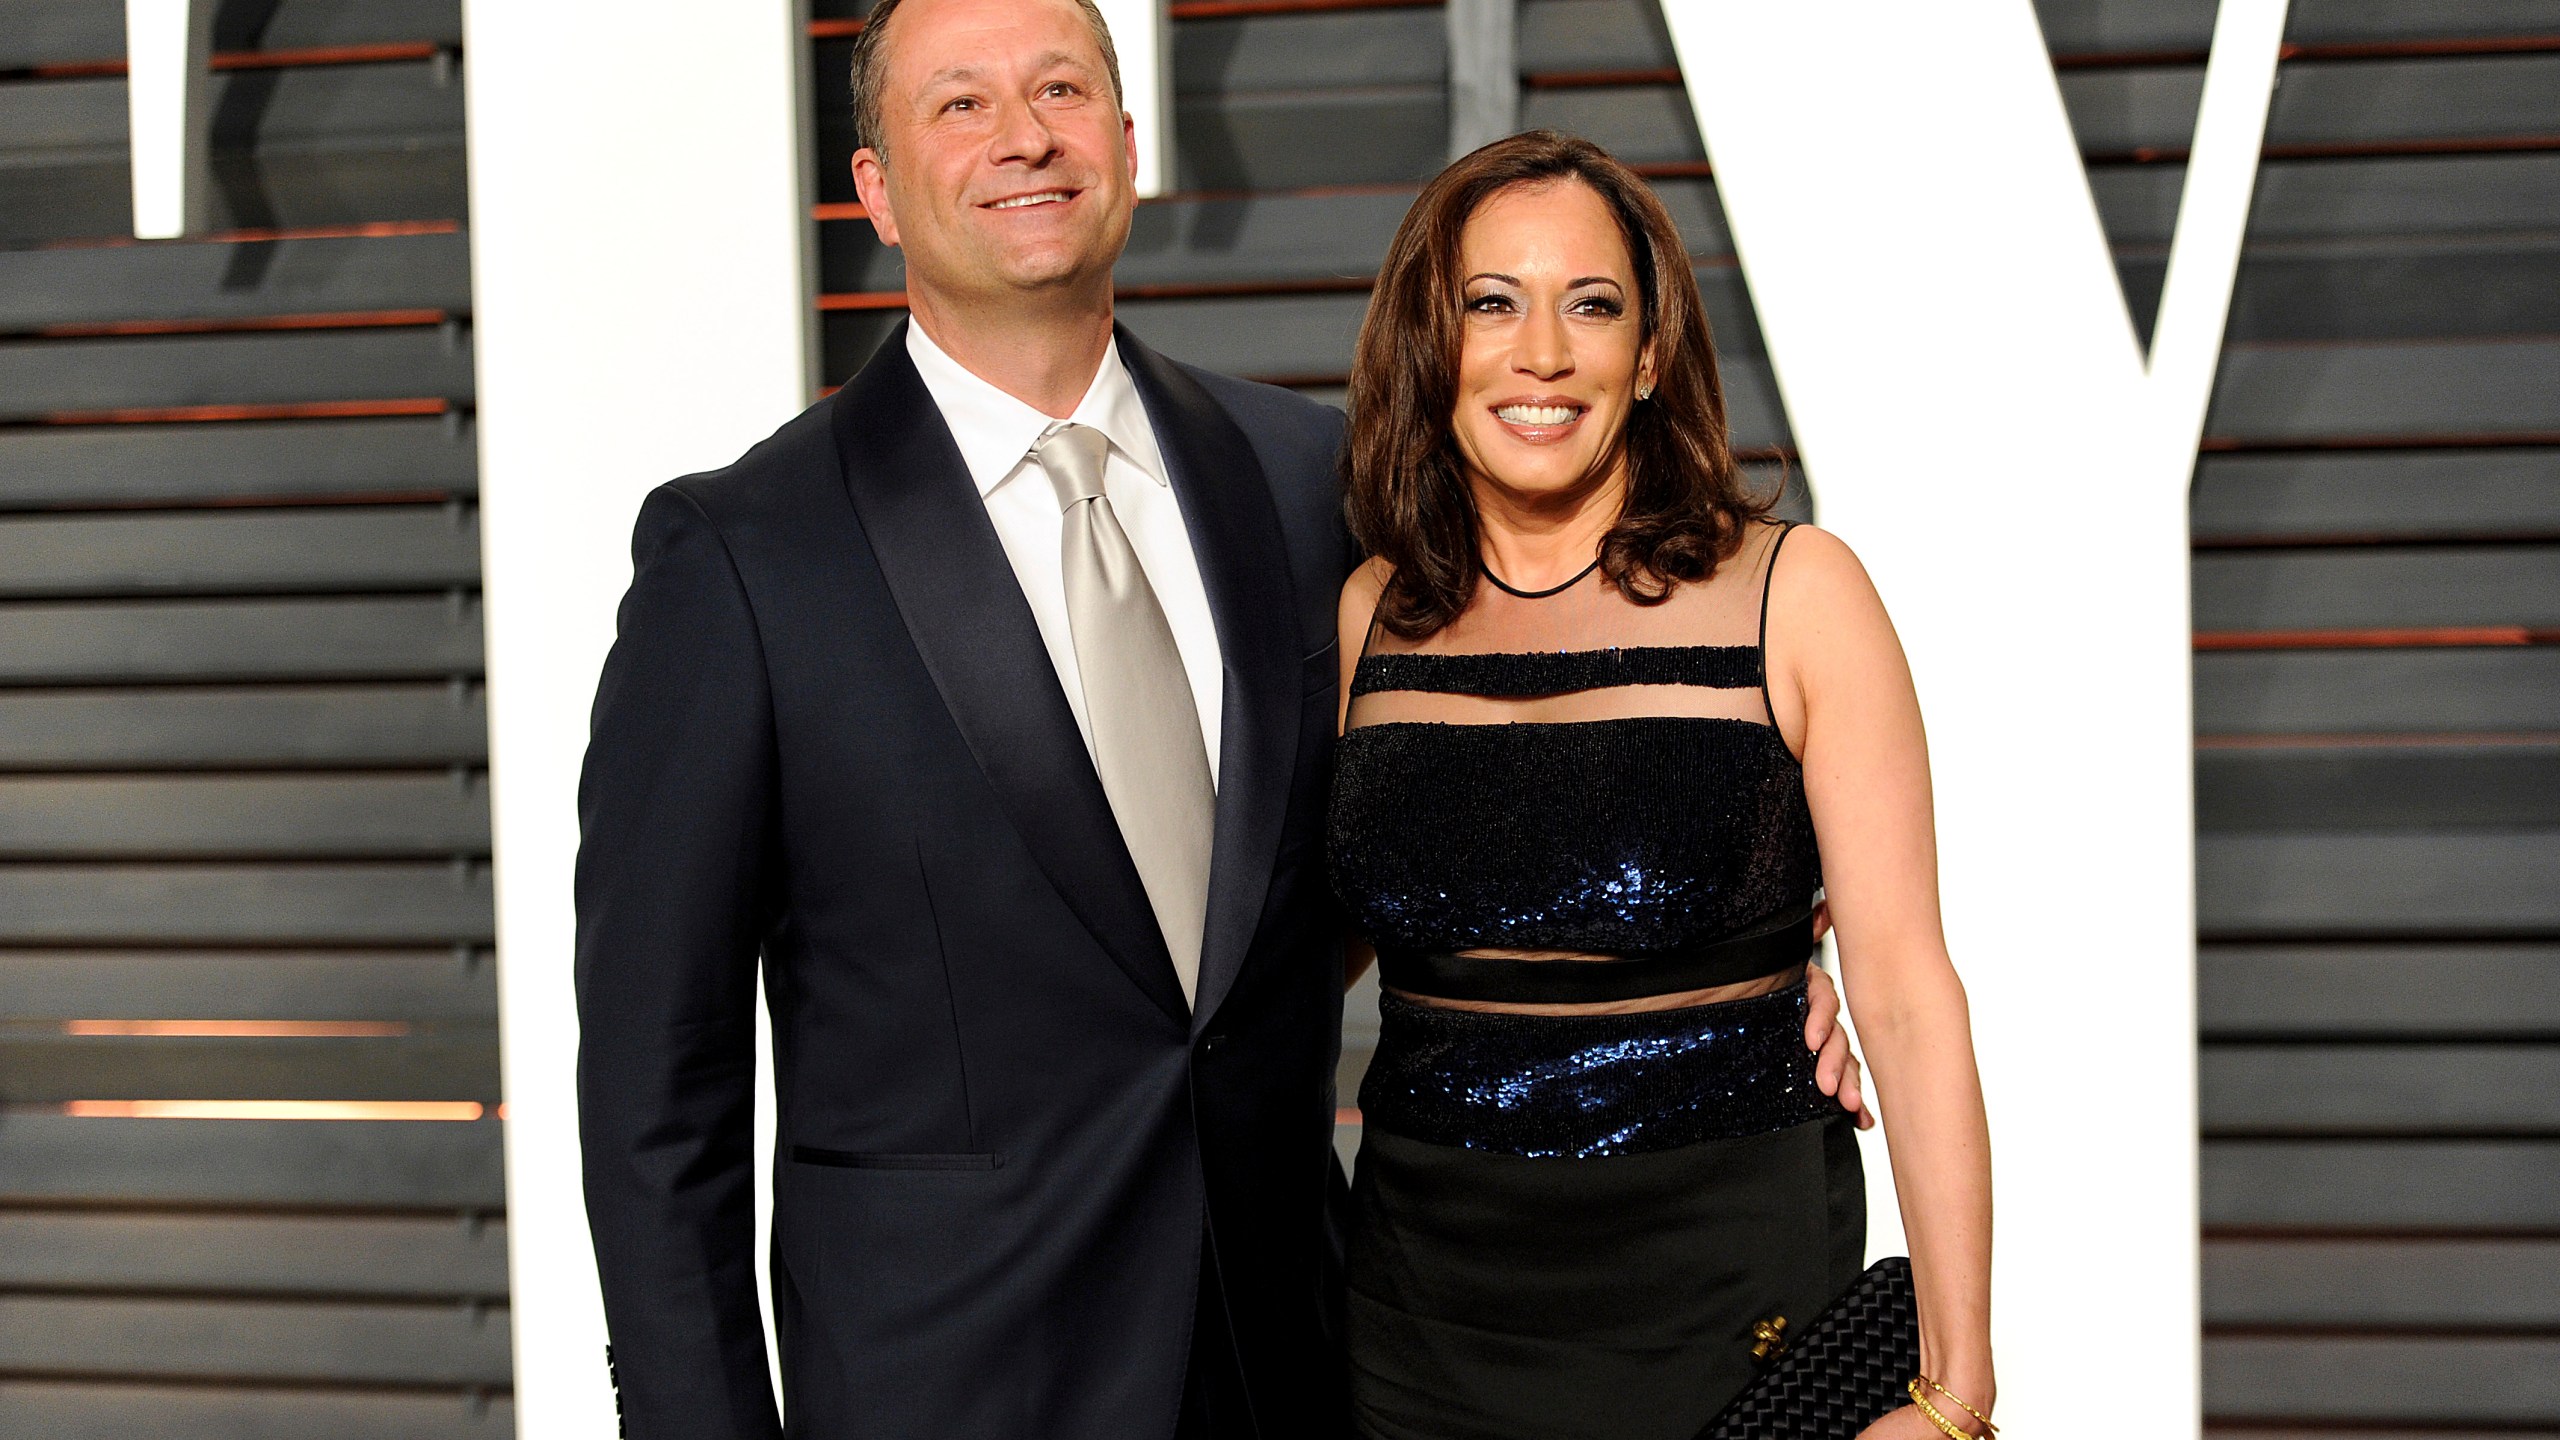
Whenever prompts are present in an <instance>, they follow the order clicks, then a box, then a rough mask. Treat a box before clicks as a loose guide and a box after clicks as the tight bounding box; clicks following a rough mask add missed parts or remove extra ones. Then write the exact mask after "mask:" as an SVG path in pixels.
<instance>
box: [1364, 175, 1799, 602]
mask: <svg viewBox="0 0 2560 1440" xmlns="http://www.w3.org/2000/svg"><path fill="white" fill-rule="evenodd" d="M1566 180H1574V181H1580V182H1581V183H1582V184H1584V185H1587V186H1589V187H1591V189H1592V190H1593V191H1594V192H1595V193H1597V194H1598V195H1599V196H1600V198H1601V199H1602V200H1603V201H1605V202H1606V203H1607V204H1608V206H1609V212H1610V214H1612V215H1613V216H1615V217H1616V218H1617V222H1618V231H1619V233H1620V234H1621V235H1622V236H1624V237H1625V239H1626V242H1627V252H1628V253H1629V254H1630V255H1632V256H1634V257H1635V269H1636V285H1637V289H1638V290H1639V291H1640V292H1641V300H1642V304H1641V314H1642V319H1643V326H1644V328H1643V331H1642V334H1643V338H1644V339H1646V340H1649V341H1652V342H1653V344H1654V362H1655V363H1654V371H1655V387H1654V392H1653V398H1652V399H1650V400H1645V401H1641V402H1638V403H1636V404H1634V405H1632V406H1630V407H1629V416H1628V420H1627V424H1626V427H1625V430H1624V431H1623V432H1622V433H1621V434H1620V435H1619V436H1617V437H1616V438H1615V439H1614V440H1613V441H1612V443H1611V444H1610V446H1609V447H1608V449H1607V450H1606V451H1604V452H1603V454H1602V457H1601V459H1600V462H1599V463H1600V467H1601V469H1602V470H1603V471H1605V470H1606V469H1607V468H1608V467H1609V466H1611V465H1613V464H1615V463H1617V462H1618V460H1619V459H1620V457H1621V456H1623V457H1624V460H1625V463H1626V466H1627V498H1626V506H1625V509H1624V510H1623V511H1621V512H1620V514H1619V516H1618V521H1617V524H1615V525H1614V526H1612V527H1611V528H1610V530H1609V533H1608V535H1607V536H1606V537H1604V538H1603V539H1602V540H1601V542H1600V568H1601V570H1602V571H1603V573H1605V574H1606V575H1607V576H1608V577H1609V581H1610V583H1611V584H1613V585H1615V586H1617V587H1618V589H1619V591H1620V592H1621V593H1623V594H1625V595H1626V596H1628V597H1629V598H1630V599H1633V600H1635V601H1637V602H1638V603H1640V604H1648V605H1650V604H1659V603H1660V602H1661V601H1663V600H1664V599H1666V598H1668V597H1669V596H1670V594H1671V589H1672V586H1673V585H1675V584H1678V583H1680V582H1684V581H1687V582H1695V581H1700V580H1704V579H1706V578H1707V577H1708V576H1709V575H1712V574H1714V573H1715V568H1716V566H1717V565H1718V564H1720V563H1722V562H1723V561H1725V560H1726V559H1729V558H1731V556H1732V555H1733V553H1734V551H1735V550H1736V549H1737V548H1738V547H1739V546H1740V545H1741V543H1742V534H1743V530H1744V527H1745V526H1747V525H1749V524H1750V523H1751V522H1752V521H1753V520H1755V519H1757V518H1758V517H1760V516H1762V515H1764V514H1766V513H1768V510H1769V508H1770V505H1771V504H1772V503H1773V502H1774V499H1775V497H1774V496H1769V497H1762V496H1758V495H1755V494H1753V493H1752V490H1751V489H1750V487H1749V486H1747V485H1746V484H1745V483H1744V482H1743V478H1742V472H1741V470H1740V468H1739V467H1738V466H1736V465H1735V463H1734V459H1733V450H1732V447H1731V446H1730V445H1729V444H1728V443H1727V440H1726V433H1725V413H1724V387H1723V385H1722V384H1721V383H1720V382H1719V381H1718V380H1717V378H1716V354H1715V344H1714V341H1713V340H1712V339H1711V338H1710V337H1709V336H1708V334H1707V312H1706V307H1705V306H1704V305H1703V304H1701V303H1700V301H1699V299H1698V279H1697V276H1696V275H1695V274H1694V273H1692V272H1691V270H1690V268H1689V255H1688V247H1687V246H1685V245H1684V244H1683V243H1682V242H1681V239H1680V232H1679V230H1678V228H1677V227H1675V226H1674V225H1673V224H1672V223H1671V215H1670V213H1669V212H1668V211H1666V210H1664V209H1663V208H1662V201H1661V199H1660V198H1659V197H1657V196H1656V195H1655V194H1654V193H1653V187H1651V186H1649V185H1647V184H1645V182H1644V180H1643V179H1642V178H1641V177H1639V176H1638V175H1637V174H1636V173H1635V172H1634V171H1632V170H1630V169H1628V168H1627V167H1626V166H1625V165H1623V164H1621V163H1619V161H1618V160H1617V158H1616V157H1615V156H1612V155H1611V154H1610V153H1609V152H1608V151H1606V150H1603V149H1601V148H1600V147H1599V146H1597V145H1594V144H1592V143H1591V142H1590V141H1588V140H1583V139H1578V138H1576V137H1574V136H1570V135H1562V134H1558V133H1557V132H1555V131H1553V130H1531V131H1529V132H1527V133H1525V134H1520V135H1514V136H1512V137H1511V138H1510V139H1507V140H1497V141H1495V142H1494V143H1492V144H1490V145H1487V146H1485V147H1484V148H1483V149H1481V150H1478V151H1476V152H1475V153H1474V154H1471V155H1469V156H1467V157H1466V158H1465V159H1462V160H1459V161H1458V162H1456V163H1455V164H1453V165H1451V166H1450V167H1449V168H1448V169H1446V170H1443V171H1441V172H1440V174H1439V176H1438V177H1437V178H1435V179H1433V180H1432V182H1431V183H1430V184H1429V185H1427V186H1425V187H1423V191H1422V195H1421V197H1420V198H1419V199H1417V200H1415V201H1414V203H1413V208H1412V209H1411V210H1410V211H1407V212H1406V214H1405V217H1404V224H1403V225H1402V226H1401V227H1399V228H1398V229H1397V231H1396V238H1395V243H1394V244H1393V245H1392V246H1390V247H1389V248H1388V250H1387V259H1386V264H1385V266H1384V267H1383V268H1382V270H1381V271H1380V273H1379V275H1378V285H1377V289H1376V291H1375V292H1374V294H1373V295H1372V296H1371V298H1370V301H1369V314H1368V318H1367V319H1366V320H1364V321H1362V322H1361V326H1360V345H1359V349H1358V351H1357V353H1356V355H1355V357H1354V359H1353V361H1352V367H1351V395H1350V411H1351V428H1350V436H1349V440H1348V443H1347V444H1345V445H1344V447H1343V471H1344V473H1343V481H1344V492H1345V495H1346V499H1345V501H1344V510H1345V514H1346V515H1347V517H1348V518H1349V520H1350V522H1351V532H1352V534H1353V535H1354V536H1355V537H1356V538H1357V539H1358V540H1359V542H1360V544H1361V546H1362V547H1363V548H1364V549H1365V550H1366V551H1367V552H1368V553H1369V554H1371V555H1374V556H1378V557H1381V558H1383V559H1385V560H1386V561H1387V562H1388V563H1389V564H1391V565H1393V566H1394V567H1395V574H1394V578H1393V580H1391V581H1390V582H1389V584H1388V586H1387V591H1386V594H1385V595H1384V596H1383V597H1382V598H1381V599H1380V601H1379V605H1378V617H1379V620H1380V622H1381V623H1383V624H1384V625H1385V626H1386V627H1387V628H1388V629H1389V630H1391V631H1393V632H1394V633H1396V634H1397V635H1400V636H1403V637H1404V638H1406V639H1408V640H1415V639H1420V638H1422V637H1424V636H1426V635H1430V634H1432V633H1433V632H1435V631H1437V630H1439V629H1440V628H1441V627H1442V626H1444V625H1446V624H1448V623H1449V622H1450V621H1452V620H1454V619H1456V618H1457V617H1458V615H1459V614H1460V613H1461V612H1463V611H1464V610H1465V609H1466V608H1467V604H1468V602H1469V601H1470V600H1472V599H1473V598H1474V596H1475V589H1476V579H1477V576H1478V574H1479V573H1480V572H1481V570H1482V562H1481V559H1480V555H1479V551H1478V549H1477V545H1478V540H1477V534H1476V509H1475V501H1474V498H1473V496H1472V495H1471V494H1470V493H1469V491H1468V488H1467V481H1466V475H1465V471H1464V469H1463V468H1462V466H1461V464H1460V461H1459V457H1458V448H1457V441H1456V437H1455V435H1454V433H1453V431H1452V426H1453V424H1454V421H1455V413H1456V409H1457V393H1458V357H1459V349H1460V346H1461V345H1462V344H1463V343H1464V318H1465V317H1464V313H1463V305H1464V283H1465V277H1464V276H1463V275H1462V274H1461V273H1460V270H1459V242H1460V239H1461V237H1462V236H1463V235H1464V233H1465V231H1466V227H1467V221H1468V220H1469V219H1470V218H1472V217H1473V216H1474V214H1475V213H1476V211H1477V210H1478V209H1480V208H1482V207H1483V205H1484V203H1485V202H1486V201H1488V200H1490V199H1492V198H1493V197H1494V196H1495V195H1497V194H1500V193H1501V192H1503V191H1505V190H1508V189H1510V188H1511V187H1513V186H1515V185H1542V184H1553V183H1556V182H1560V181H1566Z"/></svg>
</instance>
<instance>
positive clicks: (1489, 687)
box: [1351, 645, 1760, 699]
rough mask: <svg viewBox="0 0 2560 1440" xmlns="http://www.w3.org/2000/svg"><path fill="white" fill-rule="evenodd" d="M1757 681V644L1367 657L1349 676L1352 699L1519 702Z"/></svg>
mask: <svg viewBox="0 0 2560 1440" xmlns="http://www.w3.org/2000/svg"><path fill="white" fill-rule="evenodd" d="M1759 683H1760V647H1758V646H1756V645H1631V646H1628V647H1626V648H1624V649H1614V648H1613V649H1608V650H1561V651H1555V652H1551V653H1544V654H1524V655H1368V656H1363V657H1362V658H1361V661H1360V664H1359V666H1358V668H1356V669H1355V670H1353V671H1352V672H1351V694H1352V698H1354V699H1357V698H1359V697H1360V696H1363V695H1374V694H1376V693H1378V692H1380V691H1383V690H1428V691H1430V692H1432V693H1433V694H1438V695H1482V696H1497V697H1502V698H1513V699H1516V698H1520V697H1524V696H1531V695H1562V694H1564V693H1566V692H1567V691H1573V690H1605V689H1608V688H1609V687H1611V686H1615V685H1703V686H1705V687H1707V688H1708V689H1711V690H1748V689H1750V688H1751V687H1753V686H1755V685H1758V684H1759Z"/></svg>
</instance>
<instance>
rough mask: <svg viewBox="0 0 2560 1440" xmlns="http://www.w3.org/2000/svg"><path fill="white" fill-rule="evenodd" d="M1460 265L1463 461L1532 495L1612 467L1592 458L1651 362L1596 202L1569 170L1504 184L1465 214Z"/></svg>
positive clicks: (1644, 384)
mask: <svg viewBox="0 0 2560 1440" xmlns="http://www.w3.org/2000/svg"><path fill="white" fill-rule="evenodd" d="M1459 271H1460V274H1461V275H1462V276H1463V277H1464V279H1463V281H1462V284H1463V287H1464V288H1463V290H1462V292H1461V295H1460V301H1459V303H1460V304H1461V305H1463V306H1464V307H1465V324H1464V326H1463V334H1464V340H1463V342H1462V345H1461V348H1460V352H1459V358H1458V403H1457V413H1456V415H1455V417H1454V419H1453V423H1452V429H1453V432H1454V434H1455V437H1456V440H1457V444H1458V453H1459V454H1460V456H1461V457H1463V459H1464V460H1465V463H1466V467H1467V469H1468V470H1469V472H1471V474H1472V476H1473V477H1475V478H1476V479H1477V480H1478V481H1479V483H1481V482H1483V481H1491V482H1492V483H1494V484H1495V485H1498V486H1500V487H1501V488H1502V489H1505V490H1509V491H1512V492H1514V493H1516V494H1519V495H1520V496H1521V497H1522V498H1524V499H1532V500H1534V499H1537V498H1543V497H1561V496H1563V495H1565V494H1567V493H1569V492H1572V491H1574V490H1576V489H1577V488H1579V487H1582V486H1586V485H1589V484H1595V483H1603V482H1605V481H1607V480H1608V479H1610V478H1611V477H1610V475H1609V474H1607V473H1606V472H1604V471H1602V470H1601V461H1602V459H1603V458H1604V457H1605V456H1607V455H1608V454H1609V452H1610V450H1611V448H1612V447H1613V446H1614V445H1615V444H1616V443H1617V439H1618V436H1619V435H1620V434H1621V433H1622V432H1623V431H1624V430H1625V428H1626V423H1627V414H1628V410H1629V408H1630V407H1631V406H1633V405H1634V404H1635V403H1636V393H1637V391H1638V390H1639V389H1640V388H1650V387H1651V384H1652V366H1653V361H1652V347H1651V346H1650V345H1649V344H1647V343H1646V341H1645V338H1644V335H1643V330H1644V322H1643V319H1642V317H1641V314H1640V308H1641V304H1642V302H1641V300H1640V298H1639V296H1640V293H1641V292H1640V291H1639V290H1638V288H1637V284H1636V267H1635V256H1634V255H1633V254H1631V253H1630V252H1629V251H1628V249H1627V242H1626V237H1625V236H1624V235H1623V234H1622V233H1621V232H1620V231H1619V228H1618V222H1617V219H1616V217H1615V216H1613V215H1612V214H1611V213H1610V211H1609V206H1608V203H1607V202H1606V201H1604V200H1602V199H1601V198H1600V195H1599V193H1598V192H1597V191H1594V190H1593V189H1592V188H1591V187H1590V186H1588V185H1585V184H1583V183H1582V182H1581V181H1579V180H1559V181H1553V182H1549V183H1544V184H1529V185H1515V186H1513V187H1511V188H1510V189H1507V190H1504V191H1502V192H1500V193H1498V194H1496V195H1494V196H1493V197H1492V198H1491V199H1489V200H1487V201H1485V202H1484V204H1483V205H1481V206H1479V207H1478V208H1477V210H1476V212H1475V214H1474V215H1472V216H1470V217H1469V218H1468V220H1467V228H1466V230H1465V232H1464V233H1463V234H1462V236H1461V237H1460V240H1459Z"/></svg>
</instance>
